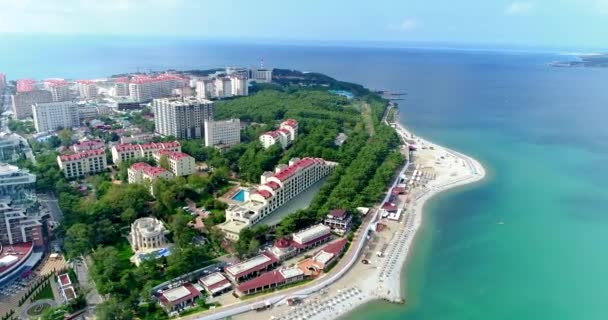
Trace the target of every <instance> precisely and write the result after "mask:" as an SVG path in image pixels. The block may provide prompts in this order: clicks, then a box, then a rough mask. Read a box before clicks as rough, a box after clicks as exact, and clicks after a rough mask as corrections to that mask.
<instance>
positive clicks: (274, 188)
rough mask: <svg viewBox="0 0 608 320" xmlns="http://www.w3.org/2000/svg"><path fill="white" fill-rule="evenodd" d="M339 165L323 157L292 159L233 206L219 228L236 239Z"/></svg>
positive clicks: (266, 177)
mask: <svg viewBox="0 0 608 320" xmlns="http://www.w3.org/2000/svg"><path fill="white" fill-rule="evenodd" d="M336 165H337V163H335V162H330V161H325V160H323V159H321V158H304V159H299V158H293V159H291V160H290V161H289V165H285V164H282V165H279V166H277V167H276V169H275V172H265V173H264V174H263V175H262V176H261V179H260V180H261V181H260V182H261V185H260V186H258V188H257V192H254V193H251V194H250V197H249V200H248V201H246V202H244V203H242V204H234V205H230V206H229V207H228V209H227V210H226V222H225V223H223V224H221V225H219V228H220V229H222V231H224V233H225V234H226V237H227V238H228V239H230V240H237V239H238V233H239V232H240V230H241V229H243V228H245V227H247V226H250V225H254V224H256V223H258V222H259V221H260V220H262V219H264V218H265V217H266V216H268V215H269V214H271V213H272V212H274V211H275V210H276V209H278V208H279V207H280V206H282V205H283V204H285V203H286V202H287V201H289V200H291V199H293V198H294V197H296V196H297V195H298V194H300V193H301V192H303V191H305V190H306V189H308V188H310V186H312V185H313V184H315V183H317V182H318V181H319V180H321V179H323V178H325V177H327V176H328V175H330V174H331V173H332V172H333V170H334V168H335V167H336Z"/></svg>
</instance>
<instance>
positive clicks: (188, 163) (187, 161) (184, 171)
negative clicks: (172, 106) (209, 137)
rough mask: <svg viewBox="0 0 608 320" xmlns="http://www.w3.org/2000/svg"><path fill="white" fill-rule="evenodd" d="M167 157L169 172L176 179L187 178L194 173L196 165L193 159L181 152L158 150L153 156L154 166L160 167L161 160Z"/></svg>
mask: <svg viewBox="0 0 608 320" xmlns="http://www.w3.org/2000/svg"><path fill="white" fill-rule="evenodd" d="M163 157H167V162H168V163H169V168H168V169H169V171H171V173H173V175H174V176H176V177H182V176H188V175H191V174H193V173H194V171H195V170H196V165H195V163H194V162H195V161H194V158H193V157H191V156H190V155H188V154H185V153H183V152H175V151H169V150H159V151H157V152H156V153H155V154H154V160H156V164H157V165H160V162H161V159H162V158H163Z"/></svg>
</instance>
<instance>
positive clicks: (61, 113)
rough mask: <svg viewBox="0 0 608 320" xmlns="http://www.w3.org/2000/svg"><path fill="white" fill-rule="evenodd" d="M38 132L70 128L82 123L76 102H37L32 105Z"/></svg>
mask: <svg viewBox="0 0 608 320" xmlns="http://www.w3.org/2000/svg"><path fill="white" fill-rule="evenodd" d="M32 113H33V115H34V126H35V127H36V132H46V131H55V130H58V129H59V128H63V129H70V128H73V127H78V126H79V125H80V116H79V113H78V105H77V104H76V103H74V102H68V101H64V102H49V103H36V104H34V105H33V106H32Z"/></svg>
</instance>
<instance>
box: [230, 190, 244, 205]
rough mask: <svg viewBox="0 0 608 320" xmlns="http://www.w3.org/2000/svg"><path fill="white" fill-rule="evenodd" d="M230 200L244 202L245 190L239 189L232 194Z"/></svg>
mask: <svg viewBox="0 0 608 320" xmlns="http://www.w3.org/2000/svg"><path fill="white" fill-rule="evenodd" d="M232 200H234V201H240V202H245V190H243V189H241V190H239V192H237V193H236V194H235V195H234V196H232Z"/></svg>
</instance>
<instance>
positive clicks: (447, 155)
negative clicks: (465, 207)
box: [234, 123, 486, 320]
mask: <svg viewBox="0 0 608 320" xmlns="http://www.w3.org/2000/svg"><path fill="white" fill-rule="evenodd" d="M391 126H393V127H394V128H395V129H396V131H397V133H398V134H399V135H400V137H401V138H402V140H403V141H404V144H405V145H410V146H415V148H416V149H417V150H416V151H415V153H414V158H413V159H412V160H413V161H412V163H411V164H410V166H409V168H408V170H407V171H406V172H407V173H406V175H407V174H410V175H412V174H416V177H419V178H415V177H414V178H412V179H410V180H414V181H413V183H411V184H410V185H408V190H409V191H408V192H407V193H406V194H403V195H399V196H398V201H396V203H399V208H400V209H401V210H402V211H401V212H402V214H401V216H400V218H399V219H398V220H389V219H387V218H381V219H380V221H379V222H378V223H379V224H380V225H381V226H380V227H379V228H377V230H378V231H377V232H374V233H373V234H372V235H371V237H370V239H369V240H368V241H367V243H366V245H365V247H364V249H363V251H362V253H361V257H360V259H359V260H360V261H359V262H357V263H355V264H354V265H353V266H352V267H351V268H350V269H349V270H348V272H346V274H345V275H344V276H342V277H341V278H340V279H339V280H337V281H335V282H334V283H332V284H331V285H329V286H327V287H325V288H323V289H321V290H319V291H317V292H314V293H311V294H308V295H306V296H298V297H299V298H301V299H302V300H301V303H299V304H297V305H293V306H289V305H288V304H287V298H285V299H282V300H280V301H278V302H277V303H275V304H274V305H273V306H272V308H269V309H267V310H265V311H258V312H255V311H251V312H247V313H243V314H240V315H238V316H235V317H234V318H235V319H285V320H299V319H326V320H329V319H336V318H338V317H341V316H343V315H345V314H347V313H348V312H350V311H352V310H353V309H355V308H356V307H358V306H361V305H363V304H365V303H367V302H370V301H373V300H385V301H389V302H394V303H407V297H404V296H403V293H402V292H403V290H402V283H403V282H402V280H401V273H402V272H401V270H402V269H403V266H404V264H405V262H406V259H407V257H408V254H409V252H410V249H411V248H412V245H413V241H414V239H415V235H416V232H417V230H418V229H419V228H420V226H421V224H422V218H423V208H424V204H425V203H426V201H428V200H429V199H430V198H432V197H433V196H434V195H436V194H438V193H440V192H442V191H445V190H448V189H451V188H455V187H458V186H461V185H465V184H470V183H473V182H476V181H479V180H481V179H483V178H484V176H485V174H486V172H485V170H484V168H483V166H482V165H481V164H480V163H479V162H478V161H476V160H475V159H473V158H471V157H468V156H466V155H463V154H461V153H458V152H456V151H453V150H450V149H447V148H444V147H442V146H439V145H437V144H434V143H432V142H430V141H428V140H424V139H422V138H420V137H416V136H415V135H413V134H412V133H411V132H409V131H408V130H407V129H405V128H404V127H403V126H401V125H400V124H398V123H397V124H391ZM351 250H352V248H351ZM363 259H364V260H366V262H367V264H364V263H362V262H361V261H362V260H363Z"/></svg>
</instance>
